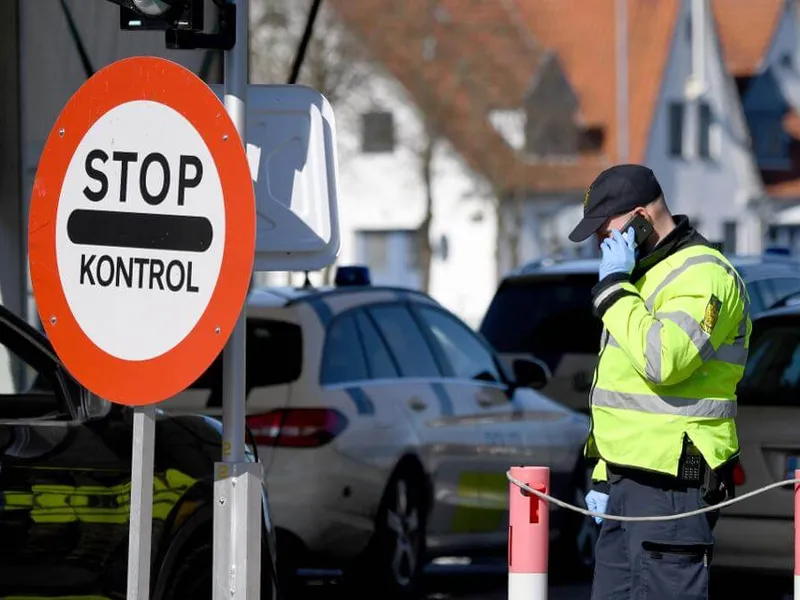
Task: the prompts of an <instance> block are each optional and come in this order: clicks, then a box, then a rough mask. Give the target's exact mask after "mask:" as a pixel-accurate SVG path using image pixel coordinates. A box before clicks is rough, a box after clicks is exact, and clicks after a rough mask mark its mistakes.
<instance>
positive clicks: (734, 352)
mask: <svg viewBox="0 0 800 600" xmlns="http://www.w3.org/2000/svg"><path fill="white" fill-rule="evenodd" d="M747 354H748V351H747V348H745V347H744V339H739V338H737V339H736V341H735V342H734V343H733V344H722V345H721V346H720V347H719V348H717V351H716V352H715V353H714V360H718V361H720V362H724V363H730V364H732V365H738V366H740V367H743V366H745V365H746V364H747Z"/></svg>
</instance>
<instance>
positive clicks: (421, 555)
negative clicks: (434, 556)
mask: <svg viewBox="0 0 800 600" xmlns="http://www.w3.org/2000/svg"><path fill="white" fill-rule="evenodd" d="M425 490H426V486H425V484H424V479H423V477H422V476H421V475H419V474H418V473H416V472H415V470H414V469H410V468H401V469H400V470H398V471H397V472H396V473H395V475H394V476H393V477H392V479H391V480H390V481H389V484H388V485H387V486H386V490H385V492H384V495H383V499H382V500H381V504H380V507H379V509H378V513H377V517H376V520H375V533H374V534H373V537H372V540H371V542H370V544H369V546H368V548H367V551H366V552H365V553H364V556H363V558H362V560H361V561H359V565H358V566H356V567H355V569H354V570H353V571H352V573H351V577H350V578H349V579H350V582H351V583H352V584H354V585H355V587H356V588H357V589H358V590H359V591H363V592H366V593H367V594H368V595H369V596H370V597H374V595H375V593H376V591H378V590H379V591H380V595H382V596H387V597H389V598H392V599H402V600H406V599H411V598H417V597H419V595H420V593H421V577H422V570H423V567H424V561H425V527H426V515H427V509H426V491H425Z"/></svg>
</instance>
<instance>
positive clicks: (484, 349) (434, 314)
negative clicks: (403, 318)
mask: <svg viewBox="0 0 800 600" xmlns="http://www.w3.org/2000/svg"><path fill="white" fill-rule="evenodd" d="M414 311H415V313H416V315H417V316H418V319H419V321H420V323H422V324H423V327H424V329H425V331H426V335H427V336H428V338H429V340H430V343H431V344H432V345H433V347H434V348H435V352H436V353H437V355H438V356H440V357H441V358H440V359H441V361H442V362H443V363H444V365H445V377H444V379H443V380H442V386H443V387H444V388H445V390H446V391H447V394H448V395H449V396H450V397H451V398H452V402H453V405H454V407H456V409H457V410H458V411H459V412H462V413H464V414H466V415H469V420H470V422H471V423H472V425H473V427H474V431H473V432H472V436H473V439H474V440H475V448H474V451H473V453H472V455H471V460H470V461H469V469H468V470H466V471H464V472H463V473H462V474H461V478H460V482H459V483H460V486H459V487H460V489H469V490H472V491H473V493H475V492H477V495H478V498H479V503H478V504H476V505H474V506H470V507H465V508H463V509H462V510H461V511H459V513H458V514H457V515H456V519H455V521H454V528H455V530H456V531H461V532H464V533H470V534H473V535H482V534H489V535H490V536H491V537H497V536H498V535H501V536H503V535H505V533H504V531H505V528H506V526H507V509H508V480H507V478H506V471H507V470H508V469H509V467H511V466H512V465H515V464H516V465H519V464H540V465H546V464H548V462H549V447H550V439H549V436H548V433H547V423H546V421H544V420H543V419H540V418H530V419H529V418H528V417H529V416H530V415H532V414H533V413H532V412H530V411H526V410H525V406H524V405H523V404H522V403H521V402H519V400H520V398H519V397H518V396H517V395H516V394H514V393H513V391H511V390H510V389H509V387H508V385H507V381H506V378H505V377H504V375H503V373H502V372H501V368H500V366H499V363H498V361H497V360H496V358H495V356H494V354H493V353H492V352H491V350H490V348H489V346H488V344H487V343H485V342H484V341H483V340H482V339H481V338H479V337H478V336H477V335H475V333H473V332H472V330H471V329H469V327H467V325H465V324H464V323H463V322H461V321H460V320H459V319H458V318H456V317H455V316H454V315H452V314H450V313H448V312H446V311H445V310H443V309H441V308H439V307H434V306H427V305H417V306H415V309H414Z"/></svg>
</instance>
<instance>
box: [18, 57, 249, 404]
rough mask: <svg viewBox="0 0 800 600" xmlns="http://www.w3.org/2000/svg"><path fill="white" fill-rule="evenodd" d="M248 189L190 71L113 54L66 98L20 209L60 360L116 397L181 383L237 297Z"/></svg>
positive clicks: (201, 366) (219, 117)
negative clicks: (25, 207)
mask: <svg viewBox="0 0 800 600" xmlns="http://www.w3.org/2000/svg"><path fill="white" fill-rule="evenodd" d="M255 233H256V225H255V196H254V192H253V184H252V179H251V175H250V171H249V166H248V162H247V156H246V153H245V149H244V146H243V144H242V143H241V140H240V138H239V136H238V134H237V132H236V128H235V126H234V124H233V122H232V121H231V119H230V117H229V116H228V115H227V113H226V112H225V107H224V106H223V104H222V103H221V102H220V101H219V99H218V98H217V97H216V95H215V94H214V92H213V91H212V90H211V88H209V87H208V86H207V85H206V84H205V83H204V82H203V81H202V80H201V79H199V78H198V77H197V76H196V75H194V74H193V73H192V72H191V71H189V70H187V69H185V68H184V67H182V66H180V65H177V64H176V63H173V62H171V61H168V60H165V59H161V58H154V57H136V58H130V59H125V60H121V61H119V62H116V63H113V64H112V65H110V66H108V67H106V68H104V69H103V70H101V71H99V72H98V73H97V74H95V75H94V76H93V77H92V78H90V79H89V80H88V81H87V82H86V83H85V84H84V85H83V86H82V87H81V88H80V89H79V90H78V91H77V92H76V93H75V94H74V95H73V96H72V98H71V99H70V100H69V102H68V103H67V105H66V106H65V107H64V109H63V111H62V112H61V114H60V115H59V117H58V120H57V121H56V123H55V125H54V127H53V129H52V131H51V133H50V136H49V137H48V140H47V144H46V145H45V148H44V151H43V154H42V157H41V161H40V163H39V168H38V171H37V174H36V180H35V182H34V188H33V195H32V199H31V209H30V219H29V233H28V241H29V256H30V270H31V279H32V284H33V292H34V297H35V300H36V304H37V307H38V311H39V316H40V318H41V320H42V323H43V325H44V328H45V331H46V333H47V335H48V336H49V338H50V340H51V341H52V343H53V346H54V348H55V350H56V352H57V354H58V355H59V357H60V358H61V360H62V361H63V363H64V365H65V366H66V368H67V369H68V370H69V371H70V372H71V373H72V374H73V376H74V377H76V379H78V380H79V381H80V382H81V383H82V384H83V385H85V386H86V387H87V388H88V389H90V390H92V391H93V392H95V393H96V394H98V395H99V396H101V397H103V398H106V399H107V400H110V401H112V402H117V403H121V404H129V405H145V404H153V403H156V402H159V401H162V400H164V399H166V398H169V397H170V396H172V395H174V394H177V393H178V392H180V391H181V390H183V389H185V388H186V387H188V386H189V385H190V384H191V383H192V382H193V381H194V380H195V379H196V378H197V377H199V376H200V375H201V374H202V373H203V371H204V370H205V369H206V368H207V367H208V365H210V364H211V362H212V361H213V360H214V358H216V356H217V355H218V354H219V353H220V352H221V351H222V349H223V347H224V345H225V342H226V341H227V339H228V337H229V336H230V333H231V332H232V330H233V327H234V325H235V323H236V320H237V317H238V315H239V313H240V312H241V310H242V307H243V306H244V302H245V298H246V295H247V290H248V287H249V283H250V276H251V273H252V268H253V257H254V251H255Z"/></svg>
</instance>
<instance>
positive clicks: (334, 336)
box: [320, 314, 369, 384]
mask: <svg viewBox="0 0 800 600" xmlns="http://www.w3.org/2000/svg"><path fill="white" fill-rule="evenodd" d="M368 378H369V375H368V372H367V361H366V359H365V358H364V348H363V346H362V344H361V338H360V336H359V333H358V329H357V327H356V320H355V317H354V315H353V314H344V315H341V316H340V317H338V318H336V319H335V320H334V321H333V323H331V325H330V327H329V328H328V333H327V334H326V336H325V349H324V351H323V354H322V374H321V376H320V381H321V383H322V384H333V383H346V382H349V381H361V380H364V379H368Z"/></svg>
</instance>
